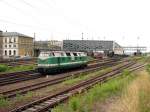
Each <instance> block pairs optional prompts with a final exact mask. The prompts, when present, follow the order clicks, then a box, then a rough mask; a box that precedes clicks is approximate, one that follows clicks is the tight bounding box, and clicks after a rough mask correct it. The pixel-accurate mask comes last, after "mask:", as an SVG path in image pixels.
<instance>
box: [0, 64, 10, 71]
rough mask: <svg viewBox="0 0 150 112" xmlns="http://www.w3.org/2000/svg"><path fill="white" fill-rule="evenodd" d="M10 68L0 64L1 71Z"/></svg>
mask: <svg viewBox="0 0 150 112" xmlns="http://www.w3.org/2000/svg"><path fill="white" fill-rule="evenodd" d="M7 69H8V66H6V65H0V72H5V71H6V70H7Z"/></svg>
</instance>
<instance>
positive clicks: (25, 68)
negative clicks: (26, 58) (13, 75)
mask: <svg viewBox="0 0 150 112" xmlns="http://www.w3.org/2000/svg"><path fill="white" fill-rule="evenodd" d="M34 68H35V66H34V65H28V66H27V65H20V66H16V67H10V68H9V69H8V70H7V71H8V72H16V71H26V70H33V69H34Z"/></svg>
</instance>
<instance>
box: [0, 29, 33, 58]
mask: <svg viewBox="0 0 150 112" xmlns="http://www.w3.org/2000/svg"><path fill="white" fill-rule="evenodd" d="M0 54H1V58H3V59H5V58H10V57H14V56H33V38H32V37H30V36H27V35H24V34H21V33H18V32H2V31H0Z"/></svg>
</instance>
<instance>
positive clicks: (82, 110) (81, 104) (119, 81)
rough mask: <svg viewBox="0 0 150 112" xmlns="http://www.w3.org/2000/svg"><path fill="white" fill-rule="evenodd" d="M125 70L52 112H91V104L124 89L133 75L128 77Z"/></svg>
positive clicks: (127, 72)
mask: <svg viewBox="0 0 150 112" xmlns="http://www.w3.org/2000/svg"><path fill="white" fill-rule="evenodd" d="M129 74H130V72H129V71H128V70H125V71H123V72H122V76H120V77H117V78H115V79H111V80H109V81H108V82H107V83H104V84H102V85H100V84H97V85H95V86H94V87H93V88H92V89H90V90H88V91H87V92H85V93H83V94H78V95H76V96H74V97H72V98H70V100H69V101H68V103H67V104H63V105H61V106H57V107H56V108H54V109H53V110H52V112H91V111H92V104H93V103H94V102H96V101H104V100H105V99H106V98H108V97H110V96H113V95H118V94H120V93H121V91H122V90H123V88H124V87H126V86H127V85H128V84H129V82H130V81H131V80H133V79H134V77H135V75H129Z"/></svg>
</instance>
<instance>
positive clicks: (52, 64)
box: [37, 51, 88, 73]
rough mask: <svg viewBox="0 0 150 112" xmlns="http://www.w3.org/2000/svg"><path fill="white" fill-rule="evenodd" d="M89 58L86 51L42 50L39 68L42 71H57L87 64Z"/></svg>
mask: <svg viewBox="0 0 150 112" xmlns="http://www.w3.org/2000/svg"><path fill="white" fill-rule="evenodd" d="M87 62H88V58H87V54H86V53H84V52H69V51H66V52H65V51H41V52H40V55H39V57H38V67H37V70H38V72H40V73H55V72H60V71H63V70H66V69H71V68H77V67H85V66H87Z"/></svg>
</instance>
